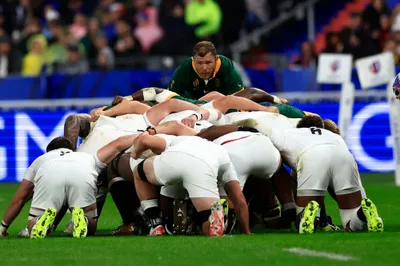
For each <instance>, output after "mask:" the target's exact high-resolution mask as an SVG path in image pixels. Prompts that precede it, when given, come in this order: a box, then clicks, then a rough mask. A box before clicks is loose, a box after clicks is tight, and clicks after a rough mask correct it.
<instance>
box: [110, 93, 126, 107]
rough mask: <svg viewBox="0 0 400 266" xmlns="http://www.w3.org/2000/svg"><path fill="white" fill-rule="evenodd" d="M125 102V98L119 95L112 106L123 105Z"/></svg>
mask: <svg viewBox="0 0 400 266" xmlns="http://www.w3.org/2000/svg"><path fill="white" fill-rule="evenodd" d="M123 101H124V97H122V96H120V95H117V96H115V97H114V99H113V100H112V102H111V105H117V104H119V103H122V102H123Z"/></svg>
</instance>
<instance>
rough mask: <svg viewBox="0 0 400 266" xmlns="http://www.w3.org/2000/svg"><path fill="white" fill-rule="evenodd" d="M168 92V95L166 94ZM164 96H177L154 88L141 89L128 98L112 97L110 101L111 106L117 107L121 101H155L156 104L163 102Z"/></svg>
mask: <svg viewBox="0 0 400 266" xmlns="http://www.w3.org/2000/svg"><path fill="white" fill-rule="evenodd" d="M168 92H169V93H168ZM165 94H168V95H171V96H170V97H169V98H171V97H173V95H177V94H176V93H173V92H170V91H168V90H166V89H163V88H156V87H150V88H143V89H141V90H139V91H137V92H135V93H133V94H132V95H129V96H125V97H123V96H120V95H117V96H115V97H114V99H113V101H112V103H111V104H112V105H117V104H119V103H121V102H123V101H157V102H163V101H164V100H165V99H164V100H162V99H161V98H165V97H163V96H164V95H165Z"/></svg>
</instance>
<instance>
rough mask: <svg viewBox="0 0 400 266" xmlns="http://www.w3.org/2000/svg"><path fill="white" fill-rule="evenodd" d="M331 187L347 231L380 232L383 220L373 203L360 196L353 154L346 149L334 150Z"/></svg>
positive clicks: (360, 186)
mask: <svg viewBox="0 0 400 266" xmlns="http://www.w3.org/2000/svg"><path fill="white" fill-rule="evenodd" d="M335 153H336V154H337V156H336V157H335V158H334V160H333V166H334V168H333V169H332V172H333V181H332V183H333V184H332V187H333V189H334V190H335V194H336V200H337V203H338V205H339V209H340V216H341V218H342V224H343V228H345V229H346V230H347V231H363V230H365V229H366V228H368V231H370V232H382V231H383V220H382V218H381V217H380V216H379V213H378V210H377V208H376V206H375V204H374V203H373V202H372V201H371V200H370V199H368V198H364V199H363V196H362V191H361V189H362V184H361V180H360V178H359V174H358V171H357V167H356V164H355V163H354V159H353V156H352V155H351V154H350V152H348V150H347V149H340V150H339V149H338V150H336V151H335Z"/></svg>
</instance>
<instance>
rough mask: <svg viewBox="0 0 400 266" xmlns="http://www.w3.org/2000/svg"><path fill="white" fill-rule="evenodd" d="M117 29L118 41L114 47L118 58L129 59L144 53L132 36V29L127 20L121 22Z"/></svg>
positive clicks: (118, 23)
mask: <svg viewBox="0 0 400 266" xmlns="http://www.w3.org/2000/svg"><path fill="white" fill-rule="evenodd" d="M116 29H117V41H116V43H115V45H114V51H115V55H116V57H119V58H122V57H127V56H131V55H134V54H138V53H140V52H141V51H142V49H141V47H140V43H139V42H138V41H137V40H136V39H135V38H134V37H133V36H132V33H131V27H130V26H129V24H128V23H127V22H126V21H125V20H119V21H118V22H117V27H116Z"/></svg>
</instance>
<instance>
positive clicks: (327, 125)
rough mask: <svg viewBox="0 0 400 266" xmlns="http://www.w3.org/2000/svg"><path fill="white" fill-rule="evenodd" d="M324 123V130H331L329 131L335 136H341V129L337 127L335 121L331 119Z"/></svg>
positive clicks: (325, 120)
mask: <svg viewBox="0 0 400 266" xmlns="http://www.w3.org/2000/svg"><path fill="white" fill-rule="evenodd" d="M323 122H324V128H325V129H326V130H329V131H331V132H333V133H335V134H338V135H340V129H339V127H338V125H336V123H335V122H334V121H332V120H330V119H324V120H323Z"/></svg>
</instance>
